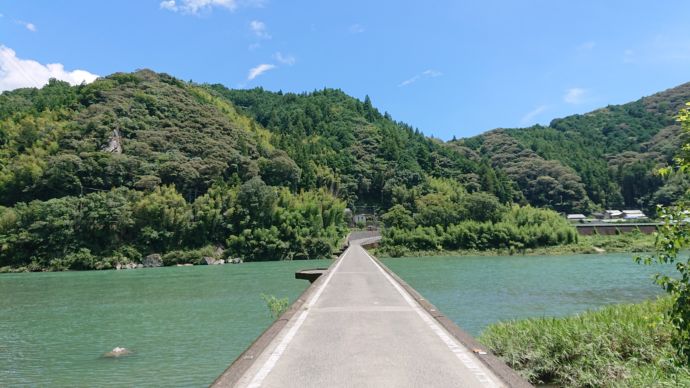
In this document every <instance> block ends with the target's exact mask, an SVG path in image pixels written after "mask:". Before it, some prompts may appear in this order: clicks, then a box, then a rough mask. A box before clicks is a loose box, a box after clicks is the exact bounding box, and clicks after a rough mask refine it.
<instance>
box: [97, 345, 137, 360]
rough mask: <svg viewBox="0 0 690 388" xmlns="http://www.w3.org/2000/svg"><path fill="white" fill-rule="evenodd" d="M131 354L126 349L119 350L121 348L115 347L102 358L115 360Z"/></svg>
mask: <svg viewBox="0 0 690 388" xmlns="http://www.w3.org/2000/svg"><path fill="white" fill-rule="evenodd" d="M130 354H132V351H131V350H129V349H127V348H121V347H119V346H118V347H116V348H115V349H113V350H111V351H109V352H108V353H105V354H104V355H103V357H105V358H116V357H122V356H128V355H130Z"/></svg>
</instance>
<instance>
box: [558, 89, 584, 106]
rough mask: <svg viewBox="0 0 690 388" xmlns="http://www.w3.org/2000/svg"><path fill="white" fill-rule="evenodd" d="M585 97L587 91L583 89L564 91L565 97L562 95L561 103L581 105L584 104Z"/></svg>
mask: <svg viewBox="0 0 690 388" xmlns="http://www.w3.org/2000/svg"><path fill="white" fill-rule="evenodd" d="M586 95H587V90H585V89H582V88H571V89H568V90H566V91H565V95H563V101H565V102H567V103H568V104H573V105H577V104H582V103H583V102H584V99H585V97H586Z"/></svg>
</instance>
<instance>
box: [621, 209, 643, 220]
mask: <svg viewBox="0 0 690 388" xmlns="http://www.w3.org/2000/svg"><path fill="white" fill-rule="evenodd" d="M623 218H625V219H626V220H641V219H646V218H647V215H645V214H644V213H643V212H642V210H623Z"/></svg>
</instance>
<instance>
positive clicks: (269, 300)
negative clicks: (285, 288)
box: [261, 294, 290, 319]
mask: <svg viewBox="0 0 690 388" xmlns="http://www.w3.org/2000/svg"><path fill="white" fill-rule="evenodd" d="M261 299H263V300H264V302H266V308H268V313H269V314H270V315H271V317H272V318H273V319H278V317H280V316H281V315H283V313H284V312H285V311H287V309H288V308H290V300H288V298H276V297H275V296H274V295H266V294H261Z"/></svg>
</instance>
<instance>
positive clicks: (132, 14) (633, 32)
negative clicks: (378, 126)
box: [0, 0, 690, 139]
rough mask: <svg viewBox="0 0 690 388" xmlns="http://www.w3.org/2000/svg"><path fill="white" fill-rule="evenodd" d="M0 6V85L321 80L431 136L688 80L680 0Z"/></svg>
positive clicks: (511, 122)
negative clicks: (141, 77)
mask: <svg viewBox="0 0 690 388" xmlns="http://www.w3.org/2000/svg"><path fill="white" fill-rule="evenodd" d="M0 14H2V17H0V90H3V89H9V88H14V87H18V86H31V85H34V84H40V83H42V82H45V81H44V80H45V79H47V77H48V76H55V77H58V78H64V79H66V80H69V81H71V82H77V81H79V80H81V79H87V80H90V79H92V76H90V75H91V74H93V75H108V74H110V73H113V72H116V71H132V70H135V69H138V68H151V69H153V70H156V71H161V72H167V73H170V74H172V75H174V76H176V77H178V78H181V79H184V80H190V79H191V80H194V81H197V82H212V83H216V82H217V83H222V84H225V85H227V86H229V87H235V88H236V87H246V88H251V87H255V86H262V87H264V88H266V89H269V90H279V89H280V90H283V91H294V92H301V91H311V90H314V89H321V88H323V87H333V88H340V89H343V90H344V91H345V92H347V93H348V94H351V95H353V96H355V97H358V98H360V99H363V98H364V96H365V95H367V94H368V95H369V96H370V97H371V99H372V101H373V103H374V105H375V106H377V107H378V108H379V109H380V110H381V111H388V112H389V113H390V114H391V115H392V116H393V117H394V118H395V119H397V120H401V121H404V122H407V123H409V124H411V125H413V126H415V127H418V128H419V129H420V130H422V131H423V132H424V133H426V134H428V135H433V136H436V137H439V138H442V139H449V138H452V137H453V136H457V137H465V136H471V135H475V134H478V133H481V132H483V131H486V130H489V129H493V128H497V127H522V126H527V125H531V124H534V123H542V124H548V122H549V121H550V120H551V119H553V118H556V117H562V116H565V115H569V114H574V113H584V112H588V111H590V110H593V109H596V108H598V107H602V106H605V105H607V104H618V103H624V102H628V101H632V100H635V99H637V98H639V97H642V96H644V95H648V94H651V93H654V92H657V91H661V90H664V89H667V88H670V87H673V86H676V85H679V84H681V83H684V82H688V81H690V24H688V22H687V15H689V14H690V2H687V1H659V2H653V3H652V2H649V1H637V0H632V1H630V0H629V1H617V0H615V1H601V0H599V1H590V0H578V1H554V0H543V1H536V0H535V1H495V0H484V1H474V2H467V1H442V0H439V1H428V2H420V1H404V0H401V1H392V0H391V1H372V0H369V1H359V0H350V1H342V2H335V1H306V0H293V1H278V0H175V1H170V0H167V1H161V0H150V1H148V0H147V1H144V0H119V1H107V2H106V1H93V0H89V1H81V0H69V1H49V0H44V1H39V0H21V1H18V0H17V1H9V0H0ZM48 64H59V65H62V67H60V66H59V65H58V66H50V67H48V66H47V65H48ZM74 70H84V72H77V73H75V72H74Z"/></svg>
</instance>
